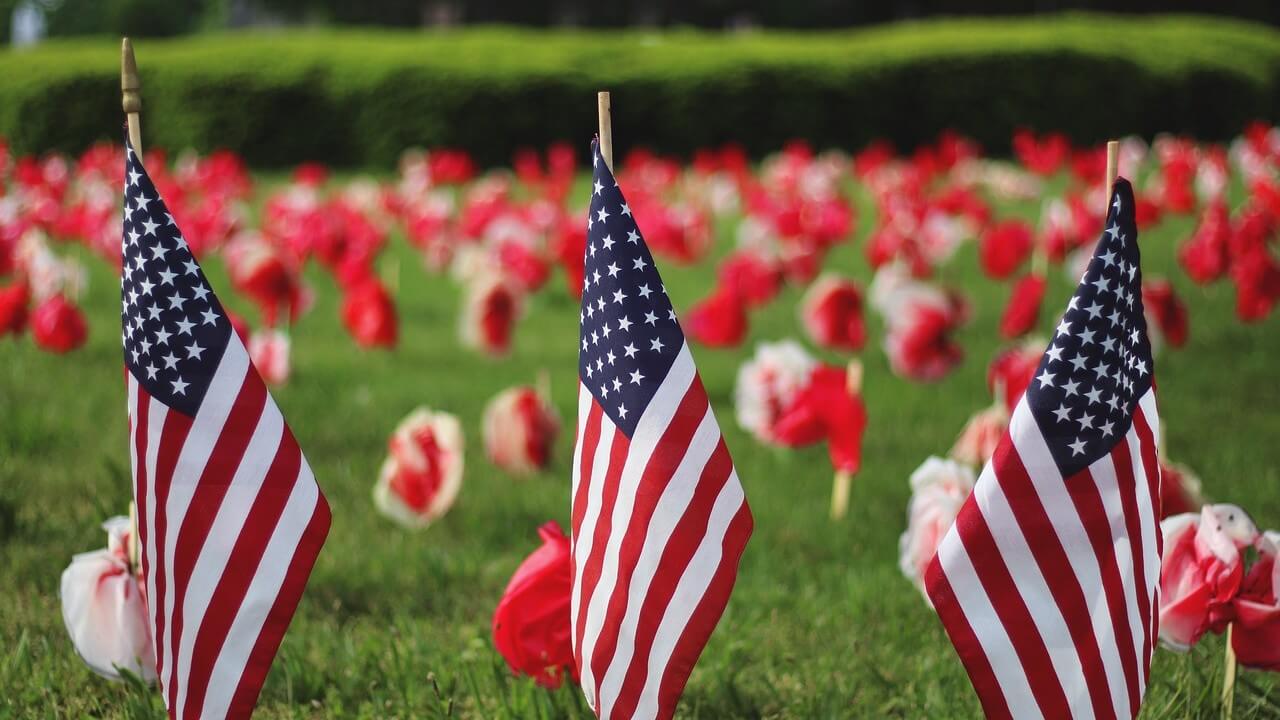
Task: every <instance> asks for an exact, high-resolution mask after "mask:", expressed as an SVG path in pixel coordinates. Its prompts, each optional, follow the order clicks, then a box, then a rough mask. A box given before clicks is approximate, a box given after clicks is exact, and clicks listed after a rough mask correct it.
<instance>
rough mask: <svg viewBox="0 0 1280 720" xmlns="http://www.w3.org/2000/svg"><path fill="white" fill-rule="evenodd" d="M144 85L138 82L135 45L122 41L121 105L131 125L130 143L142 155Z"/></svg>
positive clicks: (125, 39)
mask: <svg viewBox="0 0 1280 720" xmlns="http://www.w3.org/2000/svg"><path fill="white" fill-rule="evenodd" d="M141 89H142V85H141V84H140V83H139V82H138V63H137V61H136V60H134V59H133V43H132V42H129V38H124V39H123V40H121V41H120V105H121V107H122V108H123V109H124V114H125V117H126V118H127V119H128V123H129V142H130V143H131V144H132V145H133V151H134V152H135V153H137V154H138V155H142V95H141V94H140V92H139V91H140V90H141Z"/></svg>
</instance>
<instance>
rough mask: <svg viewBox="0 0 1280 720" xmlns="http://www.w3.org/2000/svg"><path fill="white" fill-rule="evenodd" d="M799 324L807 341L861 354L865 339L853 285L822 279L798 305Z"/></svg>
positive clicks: (830, 277)
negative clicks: (807, 338) (806, 336)
mask: <svg viewBox="0 0 1280 720" xmlns="http://www.w3.org/2000/svg"><path fill="white" fill-rule="evenodd" d="M800 322H801V323H802V324H803V325H804V329H805V333H806V334H808V336H809V339H810V340H813V342H814V343H815V344H817V345H819V346H821V347H824V348H828V349H833V350H860V349H862V345H863V343H865V342H866V339H867V329H866V324H865V323H864V322H863V320H862V292H861V291H860V290H858V286H857V285H856V284H855V283H854V282H853V281H852V280H847V279H845V278H842V277H839V276H837V275H823V276H822V277H820V278H818V279H817V280H816V281H815V282H814V283H813V285H810V286H809V289H808V290H807V291H806V292H805V294H804V299H803V300H801V302H800Z"/></svg>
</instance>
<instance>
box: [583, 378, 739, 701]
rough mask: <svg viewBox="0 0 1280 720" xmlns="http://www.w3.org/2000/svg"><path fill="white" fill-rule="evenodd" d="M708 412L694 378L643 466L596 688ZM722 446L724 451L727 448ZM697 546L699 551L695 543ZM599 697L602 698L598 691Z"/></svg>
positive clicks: (596, 659)
mask: <svg viewBox="0 0 1280 720" xmlns="http://www.w3.org/2000/svg"><path fill="white" fill-rule="evenodd" d="M709 412H711V404H710V402H709V401H708V400H707V393H706V391H705V390H704V389H703V387H702V380H701V379H699V378H698V377H697V376H694V378H693V382H692V383H690V385H689V388H688V389H687V390H686V391H685V397H684V400H682V401H681V403H680V407H679V408H678V409H677V410H676V416H675V417H674V418H672V422H671V425H670V427H672V428H677V430H676V431H675V432H674V433H673V432H671V431H668V432H667V433H665V434H664V435H663V437H662V439H661V440H660V441H659V442H658V444H657V446H656V447H654V449H653V455H652V458H651V459H650V461H649V464H648V465H647V466H646V467H645V469H644V473H643V475H641V477H640V482H639V484H637V485H636V492H635V500H634V503H633V505H632V508H631V517H630V518H629V519H628V521H627V524H626V526H625V527H623V528H621V530H622V542H621V543H620V545H619V547H618V555H617V564H616V567H617V579H616V581H615V582H614V584H613V590H612V591H611V592H610V594H609V599H608V602H607V604H606V606H605V612H604V619H603V622H602V623H601V625H600V632H599V634H598V635H597V636H596V643H595V648H594V651H593V653H592V656H591V672H592V677H594V678H595V681H596V683H597V689H598V688H599V683H600V681H601V680H603V679H604V674H605V672H606V671H607V670H608V668H609V664H610V663H611V662H612V661H613V653H614V650H616V649H617V645H618V626H619V625H620V624H621V623H622V617H623V616H624V615H625V614H626V612H627V600H628V597H629V596H630V593H629V592H628V591H629V590H630V588H631V576H632V575H633V574H634V573H635V567H636V561H637V560H639V559H640V551H641V550H642V549H643V545H644V540H645V535H646V534H647V533H648V532H649V523H651V522H652V521H653V513H654V510H655V509H656V508H657V506H658V501H659V500H660V499H661V498H662V493H663V492H665V491H666V489H667V485H668V484H670V483H671V482H673V481H675V482H685V483H687V482H689V481H690V480H692V477H690V476H683V477H680V478H677V477H676V471H677V470H678V469H679V467H680V463H681V462H682V461H683V460H684V458H685V455H686V453H687V451H688V449H689V444H690V443H691V442H692V440H693V436H694V434H695V433H696V432H697V430H698V427H699V426H700V425H701V424H702V421H703V419H704V418H706V416H707V413H709ZM686 426H687V427H688V428H689V434H688V435H687V436H686V435H685V434H684V433H683V432H681V430H683V429H684V428H685V427H686ZM717 432H718V431H717ZM720 447H723V443H721V444H720ZM712 452H713V453H714V452H715V450H714V449H713V451H712ZM725 459H726V463H725V472H724V474H725V476H726V477H727V476H728V473H729V470H731V469H732V467H733V465H732V463H731V462H728V452H727V451H726V453H725ZM704 470H705V468H695V472H697V473H698V474H699V475H703V474H704ZM703 479H706V478H703ZM711 482H717V485H723V484H724V480H723V478H714V477H713V478H712V479H711ZM694 547H695V548H696V547H697V543H696V542H695V543H694ZM676 580H679V576H676ZM596 696H597V697H599V693H598V692H597V693H596Z"/></svg>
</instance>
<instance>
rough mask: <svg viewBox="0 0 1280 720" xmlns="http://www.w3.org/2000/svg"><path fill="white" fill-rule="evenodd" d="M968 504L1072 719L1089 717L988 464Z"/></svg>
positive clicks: (1066, 637)
mask: <svg viewBox="0 0 1280 720" xmlns="http://www.w3.org/2000/svg"><path fill="white" fill-rule="evenodd" d="M973 497H974V502H976V503H977V505H978V509H979V510H981V512H982V517H983V518H984V519H985V521H986V524H987V528H988V530H989V531H990V533H991V537H992V539H993V540H994V542H995V544H996V548H997V550H998V551H999V553H1000V557H1001V558H1002V559H1003V560H1004V562H1005V565H1006V566H1007V567H1008V569H1009V574H1010V576H1011V577H1012V578H1013V583H1014V585H1015V586H1016V587H1017V589H1018V595H1020V596H1021V597H1022V600H1023V603H1024V604H1025V605H1026V606H1027V610H1028V612H1030V614H1031V619H1032V621H1033V622H1034V623H1035V626H1036V630H1037V631H1038V632H1039V634H1040V637H1041V638H1042V639H1043V640H1044V645H1045V649H1046V650H1047V651H1048V653H1049V659H1050V661H1051V662H1052V663H1053V670H1054V673H1055V674H1056V675H1057V679H1058V683H1059V684H1060V685H1061V686H1062V691H1063V693H1064V694H1065V695H1066V698H1067V703H1068V704H1069V705H1070V706H1071V715H1072V717H1075V718H1092V717H1093V716H1094V715H1093V704H1092V701H1091V699H1090V697H1089V686H1088V683H1087V682H1086V680H1085V676H1084V666H1083V664H1082V663H1081V660H1080V654H1079V653H1078V652H1077V651H1076V645H1075V641H1074V640H1073V639H1072V637H1071V629H1070V628H1069V627H1068V626H1067V621H1066V618H1064V617H1063V615H1062V611H1061V610H1060V609H1059V607H1058V604H1057V601H1056V600H1055V599H1054V596H1053V591H1052V590H1050V589H1049V584H1048V582H1046V581H1045V578H1044V575H1043V573H1041V572H1040V565H1039V563H1037V562H1036V558H1035V554H1034V553H1033V552H1032V551H1031V546H1030V545H1029V544H1028V543H1027V538H1026V536H1024V535H1023V534H1022V528H1021V527H1020V526H1019V525H1018V521H1017V519H1016V517H1015V515H1014V512H1013V507H1012V506H1010V504H1009V499H1008V498H1007V497H1006V496H1005V494H1004V489H1003V488H1001V487H1000V481H999V479H997V477H996V471H995V468H994V466H993V465H992V463H987V466H986V468H984V469H983V471H982V476H981V477H980V478H979V479H978V482H977V484H976V485H975V486H974V489H973Z"/></svg>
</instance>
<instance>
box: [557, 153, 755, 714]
mask: <svg viewBox="0 0 1280 720" xmlns="http://www.w3.org/2000/svg"><path fill="white" fill-rule="evenodd" d="M592 155H593V158H594V164H595V173H594V176H595V177H594V184H593V187H592V194H591V205H590V210H589V212H588V218H587V252H586V279H585V280H584V282H583V290H582V315H581V333H580V335H581V336H580V346H579V348H580V351H579V354H578V379H579V381H580V382H579V386H578V437H577V444H576V446H575V447H576V449H575V451H574V458H573V491H572V492H573V532H572V543H573V545H572V547H573V595H572V599H571V610H570V612H571V618H572V622H573V649H574V661H575V663H576V665H577V668H578V671H579V675H580V677H581V683H582V689H583V692H584V694H585V695H586V698H587V702H588V703H589V704H590V705H591V708H592V709H593V710H595V712H596V714H597V715H598V716H599V717H601V718H633V717H634V718H655V717H661V718H669V717H671V716H672V714H673V713H674V712H675V707H676V703H677V702H679V700H680V694H681V692H683V690H684V686H685V682H686V681H687V680H688V678H689V673H690V672H691V671H692V670H693V666H694V663H696V662H697V660H698V656H699V655H700V654H701V653H702V648H703V646H705V645H706V643H707V639H708V638H709V637H710V635H711V631H712V630H713V629H715V626H716V623H717V622H718V621H719V619H720V615H721V613H723V612H724V607H725V604H726V603H727V602H728V601H729V593H730V591H731V590H732V589H733V582H734V578H735V577H736V576H737V570H738V560H739V558H741V556H742V551H743V549H744V548H745V547H746V544H747V538H748V537H749V536H750V535H751V511H750V509H749V508H748V507H747V502H746V497H745V495H744V494H743V491H742V485H741V484H740V483H739V482H738V476H737V473H736V472H735V471H734V469H733V460H732V459H731V458H730V457H729V451H728V449H726V447H725V444H724V439H723V438H722V437H721V436H720V427H719V425H717V424H716V418H715V415H714V413H712V411H711V405H710V403H709V401H708V400H707V394H706V391H705V390H704V389H703V387H702V381H701V380H700V379H699V378H698V371H697V368H695V367H694V364H693V357H692V356H691V355H690V353H689V345H688V344H687V343H686V342H685V337H684V333H683V332H681V330H680V324H679V323H678V322H677V321H676V313H675V310H674V309H673V308H672V306H671V300H670V299H668V298H667V293H666V290H665V288H664V287H663V285H662V278H660V277H659V276H658V270H657V268H656V267H654V264H653V256H652V255H650V254H649V249H648V247H646V246H645V242H644V238H643V237H641V235H640V230H639V228H638V227H637V226H636V223H635V220H634V219H633V218H632V215H631V209H630V208H629V207H628V206H627V201H626V199H625V198H623V196H622V191H621V190H620V189H619V188H618V184H617V183H616V182H615V181H614V178H613V173H612V172H610V169H609V167H608V165H607V164H606V163H605V162H604V159H603V158H602V157H601V155H600V152H599V149H598V147H596V146H595V145H593V146H592Z"/></svg>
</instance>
